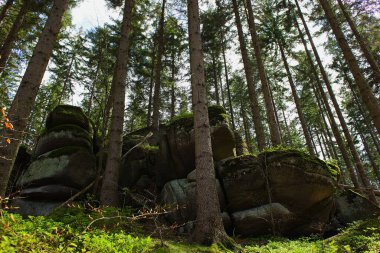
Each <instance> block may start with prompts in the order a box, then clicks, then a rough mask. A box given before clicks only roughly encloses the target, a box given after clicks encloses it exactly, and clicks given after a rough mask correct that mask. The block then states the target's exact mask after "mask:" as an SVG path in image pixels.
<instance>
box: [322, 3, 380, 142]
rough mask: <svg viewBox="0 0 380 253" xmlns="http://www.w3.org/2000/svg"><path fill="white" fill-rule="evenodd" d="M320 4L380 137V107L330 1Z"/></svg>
mask: <svg viewBox="0 0 380 253" xmlns="http://www.w3.org/2000/svg"><path fill="white" fill-rule="evenodd" d="M319 3H320V4H321V6H322V8H323V10H324V12H325V14H326V19H327V21H328V22H329V24H330V26H331V28H332V31H333V33H334V35H335V38H336V40H337V42H338V44H339V46H340V48H341V49H342V52H343V56H344V59H345V60H346V62H347V64H348V66H349V68H350V70H351V73H352V75H353V77H354V79H355V82H356V85H357V87H358V89H359V92H360V96H361V98H362V100H363V102H364V104H365V105H366V106H367V109H368V111H369V113H370V116H371V117H372V120H373V122H374V124H375V126H376V129H377V132H378V134H379V135H380V105H379V103H378V101H377V99H376V97H375V96H374V94H373V93H372V91H371V89H370V87H369V85H368V83H367V81H366V80H365V78H364V76H363V74H362V72H361V70H360V68H359V65H358V62H357V60H356V58H355V56H354V54H353V52H352V50H351V48H350V46H349V45H348V42H347V40H346V38H345V36H344V34H343V32H342V29H341V28H340V25H339V23H338V20H337V18H336V16H335V14H334V12H333V10H332V8H331V5H330V3H329V1H328V0H319Z"/></svg>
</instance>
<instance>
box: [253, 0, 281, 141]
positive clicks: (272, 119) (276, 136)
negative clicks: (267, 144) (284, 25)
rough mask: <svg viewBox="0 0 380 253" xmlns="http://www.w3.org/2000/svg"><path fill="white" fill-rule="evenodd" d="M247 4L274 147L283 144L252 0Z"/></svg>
mask: <svg viewBox="0 0 380 253" xmlns="http://www.w3.org/2000/svg"><path fill="white" fill-rule="evenodd" d="M246 3H247V11H248V25H249V30H250V33H251V40H252V46H253V48H254V52H255V59H256V63H257V67H258V70H259V77H260V81H261V87H262V90H263V95H264V102H265V108H266V112H267V118H268V124H269V131H270V136H271V141H272V145H273V146H277V145H280V144H281V134H280V128H279V126H278V122H277V121H276V115H275V109H274V106H273V104H272V100H271V92H270V87H269V84H268V79H267V78H266V72H265V67H264V62H263V60H262V58H261V49H260V44H259V40H258V35H257V32H256V25H255V19H254V16H253V11H252V4H251V0H246Z"/></svg>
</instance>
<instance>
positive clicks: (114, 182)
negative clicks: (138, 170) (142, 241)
mask: <svg viewBox="0 0 380 253" xmlns="http://www.w3.org/2000/svg"><path fill="white" fill-rule="evenodd" d="M133 6H134V0H126V1H125V4H124V14H123V21H122V25H121V35H120V40H119V47H118V50H117V59H116V66H115V70H114V77H113V80H112V86H113V89H111V92H112V93H113V96H112V97H113V99H112V116H111V127H110V133H109V147H108V156H107V164H106V169H105V171H104V177H103V183H102V188H101V189H102V190H101V194H100V202H101V203H102V205H107V206H117V205H118V204H119V194H118V185H119V168H120V161H121V155H122V145H123V123H124V107H125V86H126V79H127V64H128V47H129V31H130V27H131V19H132V17H131V15H132V9H133Z"/></svg>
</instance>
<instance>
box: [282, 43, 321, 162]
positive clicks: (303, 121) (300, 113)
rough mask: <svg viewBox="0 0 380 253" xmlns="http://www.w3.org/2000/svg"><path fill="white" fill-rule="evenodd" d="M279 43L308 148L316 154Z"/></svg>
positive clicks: (312, 153)
mask: <svg viewBox="0 0 380 253" xmlns="http://www.w3.org/2000/svg"><path fill="white" fill-rule="evenodd" d="M278 45H279V47H280V52H281V57H282V61H283V62H284V66H285V70H286V73H287V76H288V81H289V84H290V88H291V90H292V95H293V99H294V103H295V104H296V109H297V113H298V117H299V119H300V122H301V127H302V131H303V135H304V136H305V140H306V146H307V149H308V150H309V152H310V154H311V155H315V153H314V149H313V145H312V143H311V137H310V134H309V131H308V130H307V123H306V119H305V115H304V113H303V110H302V106H301V101H300V98H299V96H298V93H297V89H296V85H295V84H294V81H293V77H292V73H291V72H290V68H289V64H288V61H287V59H286V56H285V52H284V47H283V44H282V41H281V42H278Z"/></svg>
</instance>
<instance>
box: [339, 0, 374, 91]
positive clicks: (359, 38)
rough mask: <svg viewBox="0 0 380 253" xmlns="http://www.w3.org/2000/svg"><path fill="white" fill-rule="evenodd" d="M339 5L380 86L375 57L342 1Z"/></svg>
mask: <svg viewBox="0 0 380 253" xmlns="http://www.w3.org/2000/svg"><path fill="white" fill-rule="evenodd" d="M338 4H339V6H340V9H341V10H342V13H343V15H344V17H345V18H346V21H347V23H348V24H349V25H350V28H351V30H352V32H353V34H354V35H355V38H356V40H357V41H358V43H359V46H360V49H361V50H362V52H363V54H364V57H365V58H366V59H367V61H368V63H369V65H370V66H371V68H372V71H373V73H374V74H375V80H376V82H377V83H378V84H380V67H379V64H378V63H377V62H376V60H375V57H374V56H373V55H372V53H371V51H370V50H369V49H368V47H367V43H366V41H365V39H364V38H363V37H362V36H361V35H360V33H359V31H358V29H357V28H356V25H355V22H354V21H353V20H352V18H351V16H350V14H349V13H348V11H347V10H346V7H345V6H344V4H343V3H342V0H338Z"/></svg>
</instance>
